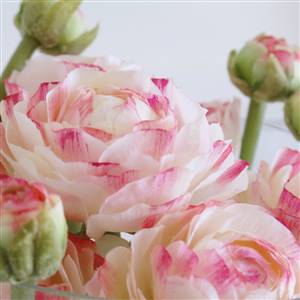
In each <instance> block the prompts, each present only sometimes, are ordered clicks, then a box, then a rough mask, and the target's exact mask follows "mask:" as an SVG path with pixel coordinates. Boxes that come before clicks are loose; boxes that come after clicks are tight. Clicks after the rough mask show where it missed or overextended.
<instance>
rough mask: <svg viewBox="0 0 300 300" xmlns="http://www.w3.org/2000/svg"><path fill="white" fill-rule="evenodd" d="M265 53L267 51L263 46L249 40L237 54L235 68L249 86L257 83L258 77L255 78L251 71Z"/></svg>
mask: <svg viewBox="0 0 300 300" xmlns="http://www.w3.org/2000/svg"><path fill="white" fill-rule="evenodd" d="M265 53H267V50H266V48H265V47H263V46H262V45H260V44H259V43H256V42H253V41H250V42H248V43H247V44H246V45H245V46H244V47H243V48H242V49H241V51H239V53H238V54H237V57H236V61H235V68H236V72H237V74H238V77H239V78H241V79H243V80H245V81H246V82H247V83H248V85H250V86H251V88H253V87H254V86H255V85H257V84H259V83H258V82H257V81H258V80H259V79H258V78H255V76H254V75H255V74H254V72H253V66H254V65H255V63H256V62H257V61H258V59H259V58H260V57H261V56H262V55H264V54H265ZM260 79H261V76H260Z"/></svg>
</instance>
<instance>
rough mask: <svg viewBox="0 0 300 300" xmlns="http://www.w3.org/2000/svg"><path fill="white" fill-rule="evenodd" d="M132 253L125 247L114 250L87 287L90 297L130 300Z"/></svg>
mask: <svg viewBox="0 0 300 300" xmlns="http://www.w3.org/2000/svg"><path fill="white" fill-rule="evenodd" d="M124 260H125V261H127V262H129V261H130V251H129V250H128V249H127V248H124V247H116V248H114V249H112V250H111V251H110V252H109V253H108V254H107V256H106V257H105V263H104V264H103V265H102V266H101V267H100V268H99V269H98V270H96V271H95V273H94V275H93V277H92V279H91V280H90V281H89V282H88V283H87V284H86V285H85V290H86V292H87V293H88V295H90V296H94V297H105V298H107V299H129V297H128V291H127V286H126V280H127V274H128V264H127V263H124Z"/></svg>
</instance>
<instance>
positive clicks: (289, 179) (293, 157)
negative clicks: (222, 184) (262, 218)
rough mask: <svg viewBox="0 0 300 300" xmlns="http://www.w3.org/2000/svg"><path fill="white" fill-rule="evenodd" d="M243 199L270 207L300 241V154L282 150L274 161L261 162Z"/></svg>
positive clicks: (295, 151) (243, 194)
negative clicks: (269, 163)
mask: <svg viewBox="0 0 300 300" xmlns="http://www.w3.org/2000/svg"><path fill="white" fill-rule="evenodd" d="M240 199H241V200H242V201H245V202H249V203H256V204H259V205H262V206H263V207H265V208H267V209H269V210H270V211H271V212H272V213H273V214H274V216H275V217H276V218H277V219H278V220H279V221H281V222H282V223H283V224H284V225H285V226H287V227H288V228H289V229H290V230H291V231H292V232H293V233H294V235H295V237H296V239H298V241H300V153H299V151H297V150H292V149H288V148H285V149H282V150H281V151H279V152H278V154H277V155H276V158H275V160H274V162H273V163H272V164H271V165H268V164H267V163H266V162H264V161H262V162H261V164H260V168H259V170H258V173H257V175H256V176H255V175H254V178H253V179H252V183H251V184H250V185H249V188H248V190H247V192H245V193H242V195H241V196H240Z"/></svg>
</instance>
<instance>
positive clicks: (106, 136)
mask: <svg viewBox="0 0 300 300" xmlns="http://www.w3.org/2000/svg"><path fill="white" fill-rule="evenodd" d="M82 129H83V131H85V132H86V133H88V134H90V135H91V136H93V137H94V138H96V139H99V140H101V141H103V142H109V141H111V140H112V139H113V135H112V134H111V133H108V132H106V131H104V130H101V129H98V128H93V127H83V128H82Z"/></svg>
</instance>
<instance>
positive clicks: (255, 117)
mask: <svg viewBox="0 0 300 300" xmlns="http://www.w3.org/2000/svg"><path fill="white" fill-rule="evenodd" d="M265 108H266V102H265V101H262V102H257V101H255V100H254V99H251V102H250V104H249V109H248V115H247V120H246V126H245V129H244V134H243V139H242V148H241V154H240V158H241V159H243V160H246V161H248V162H249V163H250V164H252V162H253V159H254V155H255V150H256V146H257V143H258V139H259V135H260V131H261V126H262V122H263V119H264V112H265Z"/></svg>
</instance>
